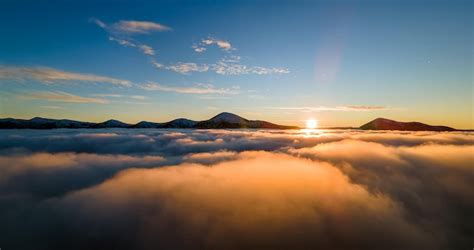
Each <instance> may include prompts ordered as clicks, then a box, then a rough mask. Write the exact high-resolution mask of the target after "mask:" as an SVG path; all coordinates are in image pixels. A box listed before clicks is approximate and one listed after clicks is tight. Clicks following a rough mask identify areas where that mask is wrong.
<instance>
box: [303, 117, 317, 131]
mask: <svg viewBox="0 0 474 250" xmlns="http://www.w3.org/2000/svg"><path fill="white" fill-rule="evenodd" d="M317 127H318V120H316V119H308V120H306V128H307V129H315V128H317Z"/></svg>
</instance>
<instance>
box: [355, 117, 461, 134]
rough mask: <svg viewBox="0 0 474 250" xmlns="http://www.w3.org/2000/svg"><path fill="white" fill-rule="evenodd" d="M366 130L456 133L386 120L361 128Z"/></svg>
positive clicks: (378, 119) (451, 129) (446, 128)
mask: <svg viewBox="0 0 474 250" xmlns="http://www.w3.org/2000/svg"><path fill="white" fill-rule="evenodd" d="M360 129H364V130H404V131H455V130H456V129H454V128H451V127H446V126H432V125H428V124H424V123H421V122H399V121H394V120H389V119H385V118H377V119H375V120H373V121H371V122H369V123H366V124H364V125H362V126H360Z"/></svg>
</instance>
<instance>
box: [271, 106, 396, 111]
mask: <svg viewBox="0 0 474 250" xmlns="http://www.w3.org/2000/svg"><path fill="white" fill-rule="evenodd" d="M269 108H270V109H281V110H296V111H301V112H321V111H377V110H387V109H390V108H389V107H386V106H378V105H376V106H370V105H346V106H333V107H328V106H317V107H311V106H306V107H269Z"/></svg>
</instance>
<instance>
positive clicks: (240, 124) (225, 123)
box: [195, 112, 298, 129]
mask: <svg viewBox="0 0 474 250" xmlns="http://www.w3.org/2000/svg"><path fill="white" fill-rule="evenodd" d="M195 127H196V128H206V129H218V128H264V129H295V128H298V127H296V126H283V125H277V124H273V123H270V122H266V121H259V120H256V121H251V120H247V119H245V118H242V117H240V116H238V115H235V114H232V113H228V112H223V113H220V114H218V115H216V116H214V117H212V118H211V119H209V120H207V121H201V122H198V123H197V124H196V125H195Z"/></svg>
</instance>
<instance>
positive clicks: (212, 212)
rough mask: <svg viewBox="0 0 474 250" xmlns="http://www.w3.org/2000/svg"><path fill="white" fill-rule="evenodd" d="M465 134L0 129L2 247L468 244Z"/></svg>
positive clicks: (468, 139)
mask: <svg viewBox="0 0 474 250" xmlns="http://www.w3.org/2000/svg"><path fill="white" fill-rule="evenodd" d="M473 221H474V133H468V132H448V133H442V132H393V131H392V132H380V131H359V130H317V131H304V130H284V131H278V130H266V131H265V130H155V129H143V130H139V129H133V130H131V129H129V130H127V129H104V130H101V129H96V130H79V129H78V130H74V129H69V130H68V129H64V130H62V129H59V130H1V131H0V248H1V249H316V248H318V249H471V248H472V247H473V246H474V242H473V235H474V223H473Z"/></svg>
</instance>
